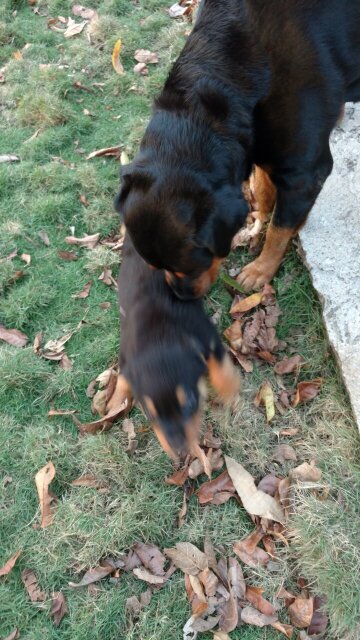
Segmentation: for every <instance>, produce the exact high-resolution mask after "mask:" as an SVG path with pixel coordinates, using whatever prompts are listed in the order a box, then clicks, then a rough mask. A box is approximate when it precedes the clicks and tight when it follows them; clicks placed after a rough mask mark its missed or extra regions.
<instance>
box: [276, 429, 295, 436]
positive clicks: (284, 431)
mask: <svg viewBox="0 0 360 640" xmlns="http://www.w3.org/2000/svg"><path fill="white" fill-rule="evenodd" d="M297 433H299V428H298V427H290V429H281V431H280V432H279V435H280V436H289V437H293V436H296V434H297Z"/></svg>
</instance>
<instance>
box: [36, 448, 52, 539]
mask: <svg viewBox="0 0 360 640" xmlns="http://www.w3.org/2000/svg"><path fill="white" fill-rule="evenodd" d="M54 478H55V467H54V465H53V463H52V462H51V460H50V461H49V462H48V463H47V464H46V465H45V466H44V467H43V468H42V469H40V471H38V472H37V474H36V476H35V484H36V488H37V492H38V495H39V502H40V511H41V524H40V527H41V528H42V529H45V528H46V527H48V526H49V525H50V524H51V523H52V521H53V519H54V512H53V509H52V503H53V502H54V499H56V497H55V496H54V495H53V494H52V493H50V491H49V484H50V483H51V482H52V480H53V479H54Z"/></svg>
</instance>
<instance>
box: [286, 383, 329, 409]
mask: <svg viewBox="0 0 360 640" xmlns="http://www.w3.org/2000/svg"><path fill="white" fill-rule="evenodd" d="M323 382H324V381H323V379H322V378H315V379H314V380H308V381H304V382H299V383H298V385H297V387H296V393H295V396H294V398H293V403H292V406H293V407H297V406H298V404H302V403H304V402H309V401H310V400H313V398H315V396H317V394H318V393H319V391H320V387H321V385H322V384H323Z"/></svg>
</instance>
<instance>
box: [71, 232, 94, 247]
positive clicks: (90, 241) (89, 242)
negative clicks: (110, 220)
mask: <svg viewBox="0 0 360 640" xmlns="http://www.w3.org/2000/svg"><path fill="white" fill-rule="evenodd" d="M99 238H100V233H94V234H93V235H92V236H84V237H83V238H76V236H67V237H66V238H65V242H67V243H68V244H77V245H79V246H80V247H87V248H88V249H94V247H96V245H97V243H98V241H99Z"/></svg>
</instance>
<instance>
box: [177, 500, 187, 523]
mask: <svg viewBox="0 0 360 640" xmlns="http://www.w3.org/2000/svg"><path fill="white" fill-rule="evenodd" d="M186 514H187V497H186V491H184V495H183V503H182V506H181V509H180V511H179V514H178V528H179V529H181V527H182V526H183V524H184V522H185V517H186Z"/></svg>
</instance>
